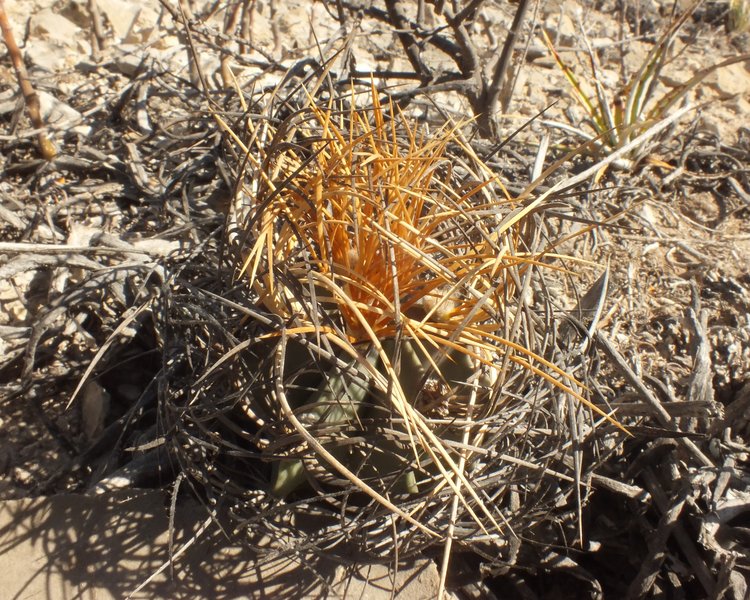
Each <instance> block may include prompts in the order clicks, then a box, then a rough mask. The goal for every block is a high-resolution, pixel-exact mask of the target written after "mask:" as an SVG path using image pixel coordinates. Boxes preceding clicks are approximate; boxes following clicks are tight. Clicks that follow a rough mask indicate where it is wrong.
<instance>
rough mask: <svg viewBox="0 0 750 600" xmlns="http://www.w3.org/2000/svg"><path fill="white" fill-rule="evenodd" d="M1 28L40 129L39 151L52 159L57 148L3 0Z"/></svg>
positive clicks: (27, 100) (19, 83)
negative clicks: (52, 139)
mask: <svg viewBox="0 0 750 600" xmlns="http://www.w3.org/2000/svg"><path fill="white" fill-rule="evenodd" d="M0 29H2V32H3V39H4V40H5V45H6V47H7V48H8V54H9V55H10V59H11V61H12V62H13V68H14V69H15V71H16V78H17V79H18V85H19V87H20V88H21V93H22V94H23V98H24V101H25V102H26V108H27V109H28V111H29V117H31V122H32V123H33V125H34V128H35V129H39V130H40V131H39V133H37V136H36V137H37V143H38V144H39V153H40V154H41V155H42V158H44V159H45V160H52V159H53V158H55V156H57V149H56V148H55V145H54V144H53V143H52V142H51V141H50V139H49V138H48V137H47V134H46V133H45V132H44V121H43V120H42V115H41V111H40V106H39V96H38V95H37V93H36V92H35V91H34V88H33V87H32V86H31V81H30V80H29V74H28V73H27V72H26V65H24V63H23V57H22V56H21V51H20V50H19V49H18V45H17V44H16V40H15V38H14V37H13V30H12V29H11V27H10V23H9V22H8V15H7V14H6V12H5V3H4V2H3V0H0Z"/></svg>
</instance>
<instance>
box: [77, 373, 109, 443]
mask: <svg viewBox="0 0 750 600" xmlns="http://www.w3.org/2000/svg"><path fill="white" fill-rule="evenodd" d="M108 412H109V394H108V393H107V391H106V390H105V389H104V388H103V387H102V386H101V385H99V384H98V383H97V382H96V381H89V382H88V383H86V385H85V386H84V387H83V394H82V395H81V418H82V420H83V433H84V434H85V435H86V437H87V438H88V439H89V440H93V439H95V438H96V436H98V435H99V434H100V433H101V432H102V430H103V429H104V421H105V419H106V418H107V413H108Z"/></svg>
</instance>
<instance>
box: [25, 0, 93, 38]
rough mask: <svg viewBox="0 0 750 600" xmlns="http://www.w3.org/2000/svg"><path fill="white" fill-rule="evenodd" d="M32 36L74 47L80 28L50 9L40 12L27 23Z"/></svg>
mask: <svg viewBox="0 0 750 600" xmlns="http://www.w3.org/2000/svg"><path fill="white" fill-rule="evenodd" d="M29 33H31V35H32V36H39V37H45V38H47V39H53V40H56V41H58V42H61V43H63V44H66V45H74V44H75V40H76V38H77V37H78V36H79V35H81V28H80V27H78V26H77V25H76V24H75V23H73V21H70V20H69V19H66V18H65V17H63V16H62V15H60V14H57V13H56V12H55V11H53V10H51V9H49V8H48V9H45V10H40V11H39V12H38V13H36V14H35V15H34V16H33V17H31V21H30V22H29Z"/></svg>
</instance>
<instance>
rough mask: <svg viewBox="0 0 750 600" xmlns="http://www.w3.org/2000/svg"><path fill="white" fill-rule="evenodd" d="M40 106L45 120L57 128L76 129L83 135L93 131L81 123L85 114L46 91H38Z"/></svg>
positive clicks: (75, 130)
mask: <svg viewBox="0 0 750 600" xmlns="http://www.w3.org/2000/svg"><path fill="white" fill-rule="evenodd" d="M38 95H39V106H40V111H41V113H42V118H43V119H44V122H45V123H46V124H47V125H49V126H50V127H53V128H55V129H57V130H64V131H74V132H76V133H78V134H80V135H82V136H84V137H85V136H88V135H89V134H90V133H91V127H89V126H86V125H80V123H81V122H82V121H83V115H81V113H79V112H78V111H77V110H76V109H75V108H73V107H72V106H68V105H67V104H65V103H64V102H61V101H60V100H58V99H57V98H55V97H54V96H53V95H52V94H49V93H47V92H44V91H40V92H38Z"/></svg>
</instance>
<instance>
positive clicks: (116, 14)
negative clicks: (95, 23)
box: [98, 0, 141, 40]
mask: <svg viewBox="0 0 750 600" xmlns="http://www.w3.org/2000/svg"><path fill="white" fill-rule="evenodd" d="M98 5H99V10H100V11H101V12H102V14H103V15H104V16H105V17H107V21H109V24H110V25H111V26H112V31H113V32H114V34H115V36H116V37H117V38H119V39H120V40H124V39H125V38H127V37H128V36H129V35H130V32H131V30H132V29H133V25H135V21H136V19H138V15H140V14H141V7H140V6H137V5H136V4H133V3H131V2H126V1H124V0H98Z"/></svg>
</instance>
